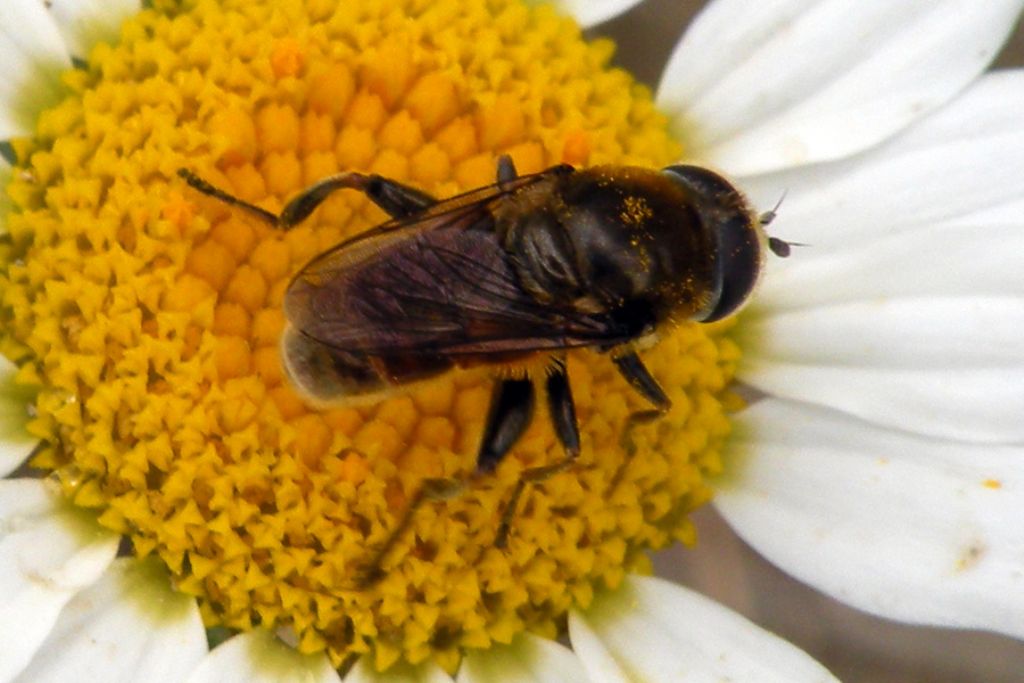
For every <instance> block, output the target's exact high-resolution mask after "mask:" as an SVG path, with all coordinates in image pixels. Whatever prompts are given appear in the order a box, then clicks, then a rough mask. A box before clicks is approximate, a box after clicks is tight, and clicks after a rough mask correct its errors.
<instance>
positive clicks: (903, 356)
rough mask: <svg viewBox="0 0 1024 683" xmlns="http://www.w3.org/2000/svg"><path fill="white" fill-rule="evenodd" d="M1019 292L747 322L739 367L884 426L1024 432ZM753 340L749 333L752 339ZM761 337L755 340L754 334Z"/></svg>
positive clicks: (1001, 436) (1001, 437)
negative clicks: (743, 351)
mask: <svg viewBox="0 0 1024 683" xmlns="http://www.w3.org/2000/svg"><path fill="white" fill-rule="evenodd" d="M1021 330H1024V297H1019V298H1008V297H1007V298H983V297H971V296H965V297H962V298H948V299H913V298H907V299H894V300H879V301H877V302H876V301H867V302H863V303H855V304H848V305H843V306H834V307H823V308H814V309H808V310H806V311H795V312H791V313H782V314H779V315H773V316H768V317H766V318H763V319H760V320H755V321H753V322H752V324H750V325H744V326H743V335H742V337H741V338H740V339H739V342H740V344H741V345H742V346H743V347H744V348H746V349H749V352H748V353H746V354H745V355H744V357H743V359H742V361H741V365H740V369H739V372H738V374H739V377H740V378H741V379H742V380H743V381H744V382H746V383H748V384H751V385H753V386H755V387H757V388H758V389H760V390H762V391H764V392H766V393H768V394H770V395H772V396H778V397H783V398H789V399H794V400H799V401H804V402H807V403H814V404H819V405H823V406H829V407H832V408H835V409H837V410H841V411H843V412H845V413H849V414H851V415H854V416H857V417H859V418H861V419H864V420H868V421H870V422H873V423H876V424H878V425H880V426H882V425H884V426H887V427H891V428H893V429H900V430H904V431H908V432H913V433H916V434H922V435H931V436H937V437H943V438H950V439H959V440H963V441H968V442H977V443H1006V442H1018V443H1019V442H1021V441H1024V424H1022V422H1024V421H1022V420H1021V415H1024V362H1022V359H1021V354H1020V338H1021ZM748 340H749V341H748ZM754 340H757V341H754Z"/></svg>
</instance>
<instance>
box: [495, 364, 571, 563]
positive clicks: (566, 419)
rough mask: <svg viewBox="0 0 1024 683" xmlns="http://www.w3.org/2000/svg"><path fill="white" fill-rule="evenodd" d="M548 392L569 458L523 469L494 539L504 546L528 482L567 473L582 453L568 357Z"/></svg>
mask: <svg viewBox="0 0 1024 683" xmlns="http://www.w3.org/2000/svg"><path fill="white" fill-rule="evenodd" d="M545 388H546V389H547V394H548V411H549V412H550V414H551V422H552V423H553V424H554V427H555V434H556V435H557V436H558V440H559V441H560V442H561V443H562V446H563V448H565V457H564V458H562V459H561V460H558V461H557V462H553V463H551V464H550V465H542V466H540V467H531V468H529V469H526V470H523V472H522V474H520V475H519V481H517V482H516V486H515V488H514V489H512V495H510V496H509V498H508V501H507V502H506V503H505V507H504V509H503V510H502V513H501V522H500V524H499V525H498V534H497V536H496V537H495V539H494V545H495V546H497V547H498V548H504V547H505V546H506V545H508V535H509V531H510V530H511V528H512V517H513V516H514V515H515V512H516V508H517V507H518V505H519V499H520V497H522V495H523V491H525V490H526V485H527V484H534V483H537V482H541V481H544V480H545V479H547V478H548V477H550V476H552V475H554V474H558V473H559V472H564V471H565V470H567V469H569V467H570V466H572V464H573V463H574V462H575V461H576V458H577V457H579V454H580V430H579V425H578V424H577V421H576V405H575V404H574V403H573V400H572V391H571V389H570V388H569V378H568V375H567V374H566V372H565V360H564V359H562V358H559V359H557V360H555V362H554V365H553V367H552V368H551V370H550V372H549V374H548V378H547V382H546V385H545Z"/></svg>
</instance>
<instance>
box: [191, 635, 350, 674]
mask: <svg viewBox="0 0 1024 683" xmlns="http://www.w3.org/2000/svg"><path fill="white" fill-rule="evenodd" d="M186 680H187V682H188V683H279V682H280V681H289V683H291V682H294V683H338V681H340V680H341V678H340V677H339V676H338V672H337V671H335V670H334V669H333V668H331V663H330V662H329V661H328V660H327V655H325V654H323V653H321V654H319V655H303V654H299V653H298V652H297V651H296V650H294V649H292V648H290V647H288V646H287V645H285V644H284V643H282V642H281V641H280V640H278V639H277V638H275V637H274V636H273V635H272V634H271V633H269V632H268V631H265V630H261V629H258V630H255V631H249V632H248V633H243V634H241V635H237V636H233V637H232V638H229V639H228V640H226V641H224V642H223V643H221V644H220V645H218V646H217V647H215V648H214V649H213V650H212V651H211V652H210V654H208V655H206V657H205V658H204V659H203V660H202V661H201V662H200V663H199V666H197V667H196V668H195V669H194V670H193V671H192V674H191V675H190V676H189V677H188V678H187V679H186Z"/></svg>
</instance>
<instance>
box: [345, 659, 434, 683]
mask: <svg viewBox="0 0 1024 683" xmlns="http://www.w3.org/2000/svg"><path fill="white" fill-rule="evenodd" d="M345 683H452V677H451V676H449V675H448V674H446V673H445V672H444V671H442V670H441V668H440V667H438V666H437V665H436V664H432V663H427V664H421V665H419V666H409V665H407V664H402V663H398V664H395V665H394V666H392V667H391V668H390V669H388V670H387V671H384V672H379V671H377V670H376V669H374V668H373V665H372V664H371V663H370V662H369V660H368V659H367V658H366V657H363V658H362V659H360V660H359V661H358V662H356V665H355V666H354V667H352V670H351V671H349V672H348V675H347V676H345Z"/></svg>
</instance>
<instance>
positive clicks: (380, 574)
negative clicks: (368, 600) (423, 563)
mask: <svg viewBox="0 0 1024 683" xmlns="http://www.w3.org/2000/svg"><path fill="white" fill-rule="evenodd" d="M468 485H469V484H468V482H466V481H464V480H461V479H454V478H445V477H441V478H436V479H424V480H423V482H422V483H421V484H420V487H419V489H417V490H416V493H415V495H413V497H412V500H410V501H409V506H408V507H407V508H406V509H405V513H404V514H403V515H402V519H400V520H399V521H398V524H396V525H395V528H394V529H392V530H391V533H390V534H388V537H387V538H386V539H384V543H383V544H382V545H381V546H380V547H379V548H378V549H377V551H376V552H375V553H374V554H373V557H371V558H370V561H369V562H367V563H366V565H365V567H364V568H363V569H362V570H361V571H360V572H359V574H358V576H357V578H356V585H357V587H359V588H361V589H362V588H367V587H368V586H371V585H373V584H375V583H377V582H378V581H380V580H381V579H382V578H384V567H383V565H384V560H386V559H387V557H388V555H389V554H390V553H391V550H392V549H393V548H394V547H395V544H396V543H398V539H400V538H401V537H402V536H403V535H404V534H405V532H406V530H408V528H409V527H410V526H411V525H412V520H413V517H414V516H415V515H416V511H417V510H419V509H420V508H421V507H423V505H424V504H425V503H429V502H432V501H441V500H450V499H452V498H455V497H456V496H458V495H459V494H461V493H462V492H463V491H464V490H465V489H466V487H467V486H468Z"/></svg>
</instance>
